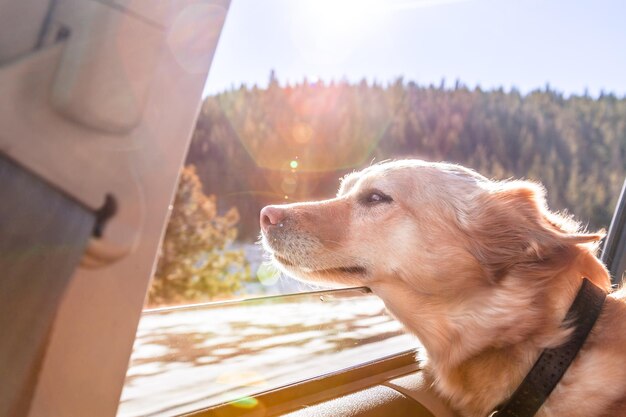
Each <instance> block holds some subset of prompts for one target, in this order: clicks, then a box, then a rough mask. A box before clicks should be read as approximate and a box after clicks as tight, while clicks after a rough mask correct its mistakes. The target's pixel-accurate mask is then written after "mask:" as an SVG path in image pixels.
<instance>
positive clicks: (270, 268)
mask: <svg viewBox="0 0 626 417" xmlns="http://www.w3.org/2000/svg"><path fill="white" fill-rule="evenodd" d="M256 277H257V279H258V280H259V282H260V283H261V284H263V285H264V286H266V287H271V286H272V285H276V283H277V282H278V279H279V278H280V272H279V271H278V269H276V267H275V266H274V265H273V264H271V263H269V262H264V263H262V264H261V265H260V266H259V269H258V270H257V271H256Z"/></svg>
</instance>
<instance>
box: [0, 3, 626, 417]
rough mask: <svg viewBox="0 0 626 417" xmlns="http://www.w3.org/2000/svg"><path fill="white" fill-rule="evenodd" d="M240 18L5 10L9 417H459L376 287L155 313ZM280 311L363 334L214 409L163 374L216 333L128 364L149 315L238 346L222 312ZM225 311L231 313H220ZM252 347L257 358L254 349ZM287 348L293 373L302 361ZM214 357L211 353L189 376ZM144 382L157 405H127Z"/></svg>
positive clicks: (161, 6) (187, 12) (1, 13)
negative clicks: (192, 159) (149, 302)
mask: <svg viewBox="0 0 626 417" xmlns="http://www.w3.org/2000/svg"><path fill="white" fill-rule="evenodd" d="M233 1H234V0H233ZM230 6H231V4H230V1H229V0H206V1H200V0H181V1H171V0H158V1H155V0H136V1H126V0H20V1H12V0H0V271H2V272H1V274H0V332H1V334H2V337H0V369H2V370H3V371H2V376H1V380H2V384H0V385H1V387H0V417H78V416H89V417H113V416H126V415H128V416H130V415H146V416H148V415H150V416H156V415H189V416H223V417H226V416H228V417H230V416H249V417H256V416H294V417H296V416H298V417H302V416H328V417H331V416H363V417H366V416H424V417H427V416H431V417H453V416H456V415H457V414H455V412H454V411H453V410H451V409H450V408H449V407H448V406H447V405H446V403H445V402H444V401H442V400H441V399H439V398H438V397H437V396H436V395H435V393H434V392H433V390H432V388H431V387H430V386H429V385H428V383H426V382H425V380H424V377H423V374H422V372H421V370H420V361H419V359H418V358H419V344H418V342H416V341H415V340H414V339H409V336H408V335H404V334H403V332H402V331H401V330H399V326H396V323H395V321H393V319H392V318H390V317H389V316H388V315H387V313H386V312H385V311H384V307H383V306H381V305H380V304H376V303H378V301H376V300H375V297H374V296H373V295H372V294H370V292H369V290H368V289H367V288H351V289H336V290H326V289H322V290H317V291H315V292H309V293H305V294H294V295H289V296H285V297H278V296H274V298H272V297H271V296H267V297H264V298H261V299H260V300H261V301H259V299H245V300H242V301H237V302H235V301H228V300H227V301H225V302H224V303H223V304H220V303H217V304H215V305H213V304H211V305H204V304H202V305H192V306H182V307H164V308H157V309H154V310H145V312H144V306H145V301H146V294H147V292H148V291H149V286H150V283H151V278H152V276H153V273H154V269H155V267H156V266H155V262H156V259H157V256H158V254H159V247H160V244H161V242H162V240H163V237H164V233H165V228H166V225H167V221H168V217H169V215H170V211H171V205H172V201H173V198H174V196H175V193H176V189H177V184H178V181H179V178H180V175H181V174H180V171H181V168H182V167H183V166H184V163H185V158H186V155H187V152H188V148H189V145H190V142H191V140H192V134H193V131H194V127H195V125H196V118H197V116H198V113H199V112H200V109H201V104H202V101H203V88H204V85H205V81H206V78H207V74H209V70H210V68H211V63H212V60H213V57H214V55H215V51H216V48H217V45H218V41H219V39H220V33H221V31H222V28H223V26H224V22H225V20H226V17H227V15H228V10H229V7H230ZM295 165H297V164H295ZM292 167H293V165H292ZM624 187H626V183H625V186H624ZM624 187H623V188H622V190H621V196H619V198H617V196H616V197H615V198H616V199H617V200H616V201H618V203H617V205H616V207H615V210H614V211H612V210H613V208H607V210H610V211H612V213H613V215H612V222H611V224H610V227H609V229H608V232H607V236H606V237H605V239H604V242H603V245H602V250H601V251H600V256H601V258H602V260H603V262H605V264H606V265H607V267H608V269H609V270H610V272H611V276H612V277H613V280H614V281H613V282H614V284H615V285H618V284H619V283H620V281H621V279H622V276H623V274H624V271H625V270H626V191H625V190H626V188H624ZM372 300H373V301H372ZM366 302H367V303H372V304H367V306H366V305H365V303H366ZM264 303H265V304H264ZM270 303H276V304H275V305H276V306H282V307H275V308H276V309H278V308H283V309H284V310H271V311H274V312H275V313H268V314H278V315H280V314H284V315H285V316H292V318H293V320H294V323H292V324H291V326H294V327H293V329H295V328H297V325H298V323H297V322H299V321H301V320H302V321H304V320H306V319H307V316H308V315H309V314H310V313H307V312H306V311H304V310H303V311H301V313H300V314H301V315H302V317H301V316H298V313H297V312H296V310H297V308H298V307H297V306H298V304H304V303H310V304H311V305H312V306H313V307H312V308H315V309H316V310H315V311H318V307H317V306H318V304H319V305H322V304H323V306H321V307H319V314H325V315H326V316H325V317H326V318H325V319H324V320H327V321H326V322H330V321H331V319H332V317H335V316H336V315H337V314H339V310H340V309H341V308H342V306H350V305H355V306H362V307H359V308H363V309H364V310H363V311H365V310H367V312H365V313H362V315H361V316H359V319H360V320H363V323H364V324H363V325H362V326H361V327H358V326H357V327H356V328H355V329H353V330H354V331H355V332H357V333H358V332H361V333H359V334H360V335H359V336H358V337H357V336H355V338H354V340H353V339H349V340H348V339H347V336H346V340H343V341H340V342H337V345H336V347H333V348H332V349H333V352H337V354H338V355H339V356H338V357H341V358H345V359H341V361H339V362H337V363H334V362H333V363H332V364H329V365H328V366H326V364H325V363H323V361H324V359H321V361H322V363H319V364H315V363H314V362H311V363H310V364H309V363H308V362H307V363H306V365H303V366H302V369H304V370H306V372H304V371H302V372H303V373H302V374H298V375H295V376H292V375H291V374H288V375H287V376H286V377H285V378H284V379H280V378H278V379H277V380H279V381H282V382H280V383H277V384H275V386H272V387H269V386H266V385H263V384H262V383H259V384H255V383H250V384H247V385H246V384H244V385H242V386H237V387H234V386H233V387H234V388H232V389H231V388H228V387H231V385H228V384H225V385H223V386H225V387H227V388H225V389H224V390H222V391H219V393H217V391H216V394H215V397H214V398H215V399H213V400H211V401H204V400H203V398H204V397H203V396H202V392H203V391H208V390H211V389H213V388H212V387H211V386H210V384H209V383H207V382H198V381H200V380H198V381H195V380H193V377H189V378H190V379H189V380H187V381H186V378H188V376H189V375H192V373H189V374H183V373H180V374H172V375H173V376H172V378H173V379H171V380H163V381H160V380H159V382H150V381H152V380H150V379H149V378H148V376H149V375H150V374H151V373H153V372H155V371H154V370H155V369H157V370H158V369H162V370H166V369H168V368H167V367H168V366H169V365H167V363H166V362H167V360H170V359H171V360H172V361H176V360H179V361H181V362H184V361H185V360H186V359H184V358H183V359H181V358H182V357H183V356H185V355H192V353H193V352H196V351H193V352H191V351H192V347H193V348H194V349H200V350H202V349H209V347H207V346H209V343H211V341H210V340H208V337H206V336H202V335H200V336H197V337H196V338H195V339H194V338H193V337H192V336H185V337H187V339H184V338H181V339H176V338H171V339H170V340H168V341H167V343H168V344H169V345H170V346H173V348H172V351H173V352H178V353H177V354H173V355H174V356H175V355H180V357H181V358H178V359H177V358H176V357H170V358H169V359H167V360H166V359H163V358H162V357H161V356H159V355H160V354H158V353H155V354H154V355H153V356H154V357H157V358H158V360H157V359H154V360H153V359H146V358H142V357H138V356H137V357H135V356H132V357H131V355H132V354H133V346H134V344H135V343H136V342H135V340H136V338H137V340H140V338H141V334H142V333H141V332H142V331H144V330H145V332H146V333H145V334H146V335H147V336H146V337H148V336H149V337H160V336H159V332H160V331H161V330H160V328H156V329H155V330H154V333H150V334H148V333H149V332H148V330H150V329H149V325H150V323H151V322H150V320H157V318H158V320H166V319H167V318H168V317H172V314H173V313H181V316H180V317H183V316H185V315H186V316H185V317H188V318H189V320H190V322H191V321H193V320H197V317H200V316H194V314H196V313H195V312H198V313H197V314H200V313H202V314H207V315H209V316H207V317H213V318H211V319H207V322H208V324H210V325H211V326H213V327H214V329H213V330H212V331H213V332H214V333H212V334H213V335H214V337H222V336H220V335H219V329H220V328H222V327H223V328H226V327H228V326H230V328H232V329H234V330H233V332H234V333H233V334H232V335H228V338H232V340H236V337H237V334H236V331H237V329H248V328H247V327H242V326H243V325H241V324H238V322H237V321H236V320H235V319H232V322H228V323H226V322H222V321H220V320H226V318H224V317H223V316H226V317H228V316H229V315H232V316H233V317H234V316H235V312H237V311H239V310H236V309H240V310H241V314H242V316H241V317H244V316H245V314H247V316H245V317H249V318H250V317H255V315H257V317H258V315H260V313H259V311H261V310H260V309H261V308H265V307H266V306H267V305H269V304H270ZM316 303H317V304H316ZM359 303H360V304H359ZM272 305H274V304H272ZM290 305H291V306H295V307H293V311H294V312H293V313H289V312H288V311H291V310H287V308H288V306H290ZM289 308H291V307H289ZM356 308H357V307H355V309H356ZM219 309H222V310H219ZM215 311H218V312H219V311H224V312H225V313H219V314H218V313H215V315H214V316H211V315H210V314H213V313H212V312H215ZM280 311H283V313H281V312H280ZM307 311H309V310H307ZM220 314H222V315H221V316H220ZM237 314H240V313H239V312H237ZM218 316H219V317H218ZM203 317H204V316H203ZM237 317H239V316H237ZM249 318H248V319H246V320H250V319H249ZM308 318H309V319H311V320H312V318H311V317H310V316H308ZM378 319H380V323H382V324H381V326H382V325H384V326H388V327H385V329H386V330H384V331H385V332H387V333H385V334H386V336H385V337H387V338H388V339H384V338H382V339H381V338H380V337H379V336H377V335H373V336H371V340H372V341H373V342H376V343H379V345H380V346H382V347H381V349H380V350H371V351H368V350H367V349H369V347H368V345H367V344H366V343H365V342H363V340H364V339H365V338H367V337H369V336H368V333H367V329H368V327H369V326H370V324H368V323H370V321H368V320H378ZM140 320H141V323H145V327H142V326H143V324H142V325H140ZM241 320H243V319H241ZM320 320H321V319H320ZM316 323H317V322H316ZM371 323H379V322H376V321H372V322H371ZM341 325H342V326H343V325H344V324H341ZM349 325H351V324H346V325H345V326H349ZM138 326H139V328H140V332H139V333H138V330H137V329H138ZM220 326H222V327H220ZM224 326H226V327H224ZM237 326H239V327H237ZM311 326H313V327H311V328H307V329H308V330H307V329H305V330H307V331H312V332H319V333H320V334H321V333H323V332H325V331H327V333H328V334H329V335H331V336H332V337H336V336H337V333H338V332H342V331H343V330H341V329H344V327H337V328H335V327H332V326H331V327H328V330H325V329H326V328H325V327H324V325H321V324H315V323H314V324H312V325H311ZM394 326H395V327H394ZM267 328H269V327H267ZM381 328H382V327H381ZM241 331H243V330H241ZM276 331H277V332H279V330H276ZM289 331H291V330H289ZM298 331H301V330H298ZM207 332H208V331H207ZM190 334H191V333H190ZM207 334H208V333H207ZM280 334H281V335H282V334H283V333H280ZM315 334H317V333H315ZM181 337H182V336H181ZM223 337H225V338H226V336H223ZM284 337H286V338H287V337H289V336H288V332H286V333H285V335H284ZM297 337H304V336H296V338H297ZM329 337H330V336H329ZM377 337H378V339H377ZM393 338H395V339H393ZM146 340H148V339H146ZM216 340H217V339H216ZM220 340H221V339H220ZM224 340H225V341H220V342H219V343H221V344H223V343H227V342H228V340H231V339H228V340H226V339H224ZM333 340H334V339H333ZM367 340H368V341H369V340H370V339H367ZM385 340H387V342H385ZM138 343H139V342H138ZM141 343H143V342H141ZM146 343H147V342H146ZM215 343H218V342H217V341H216V342H215ZM228 343H231V342H228ZM232 343H235V344H236V343H237V342H236V341H235V342H232ZM277 343H278V342H277ZM333 343H334V342H333ZM385 343H387V346H388V349H387V350H384V345H385ZM136 346H137V345H136ZM203 346H204V348H203ZM311 346H312V345H311ZM333 346H334V345H333ZM372 346H373V345H372ZM174 348H176V349H174ZM210 349H213V347H210ZM248 349H250V351H251V352H253V353H252V354H251V355H252V356H254V352H255V350H254V349H255V347H254V345H250V346H249V347H248ZM350 349H361V350H359V352H362V353H359V355H361V354H362V355H364V356H358V357H357V356H356V354H355V353H351V352H355V351H351V350H350ZM190 352H191V353H190ZM280 352H283V351H280ZM280 352H279V353H277V354H276V355H278V358H279V359H281V355H284V359H281V362H284V363H286V364H287V365H290V364H291V363H293V362H297V361H303V364H304V363H305V362H304V361H305V359H306V358H305V359H302V358H301V357H300V356H297V358H300V359H290V356H289V354H290V353H288V352H287V351H284V352H283V353H280ZM368 352H369V353H368ZM168 354H169V353H168ZM294 354H295V353H294ZM225 355H226V354H225ZM341 355H343V356H341ZM367 355H369V356H367ZM351 356H352V357H351ZM364 357H366V358H367V359H362V358H364ZM198 358H200V359H198ZM229 358H230V356H229ZM199 360H201V354H200V353H198V354H197V355H196V357H193V358H192V359H189V361H190V362H189V363H196V362H197V361H199ZM229 360H232V361H233V362H232V363H233V364H235V363H238V362H237V361H239V360H240V359H238V358H237V357H232V358H231V359H229ZM129 361H130V362H129ZM159 361H161V362H159ZM194 361H196V362H194ZM223 363H224V364H225V363H227V362H223ZM228 363H231V362H228ZM129 364H130V367H129ZM135 365H136V366H137V368H133V366H135ZM140 365H142V366H143V368H141V367H140ZM232 366H235V365H232ZM159 367H161V368H159ZM129 369H136V372H137V374H135V373H128V372H129ZM181 369H182V368H181ZM133 372H135V371H133ZM141 372H144V374H145V376H146V377H145V378H144V379H142V376H144V374H141ZM224 372H226V371H224ZM299 372H300V371H299ZM127 373H128V374H127ZM137 375H139V376H137ZM177 375H178V376H177ZM133 378H134V379H133ZM154 381H157V380H154ZM179 382H180V383H185V382H186V383H188V384H189V385H187V386H188V388H186V389H185V390H188V391H187V393H185V392H180V391H176V392H173V391H172V392H170V391H171V387H172V386H174V385H176V384H177V383H179ZM125 384H135V385H131V386H130V388H128V387H127V388H125ZM142 384H144V387H145V393H147V394H145V393H144V394H142V395H144V396H143V397H142V398H143V399H142V401H144V402H143V403H142V404H143V405H142V406H141V407H144V408H141V407H139V406H138V408H136V409H132V408H131V407H130V405H129V406H125V405H124V404H123V403H122V405H120V398H129V399H132V398H135V397H133V396H138V395H139V394H136V393H135V391H133V389H135V390H137V389H139V388H141V385H142ZM151 384H153V385H151ZM169 384H172V385H169ZM183 386H185V385H183ZM192 386H193V389H194V391H193V393H194V394H193V395H196V393H198V392H199V393H200V394H198V395H199V397H198V399H195V397H194V398H192V394H191V387H192ZM137 387H139V388H137ZM131 388H132V389H131ZM229 389H231V391H230V393H229ZM185 390H184V391H185ZM187 394H188V395H187ZM129 401H130V400H129ZM179 402H180V404H187V405H186V406H185V407H182V406H179V405H177V404H178V403H179ZM161 403H163V404H170V405H168V406H162V407H161V406H160V405H159V404H161ZM129 404H130V403H129ZM150 407H152V408H150Z"/></svg>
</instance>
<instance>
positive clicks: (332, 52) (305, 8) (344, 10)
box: [291, 0, 384, 76]
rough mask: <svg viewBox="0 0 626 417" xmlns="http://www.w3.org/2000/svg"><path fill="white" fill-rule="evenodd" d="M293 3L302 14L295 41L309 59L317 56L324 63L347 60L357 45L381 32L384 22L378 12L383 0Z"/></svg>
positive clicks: (298, 22) (293, 28)
mask: <svg viewBox="0 0 626 417" xmlns="http://www.w3.org/2000/svg"><path fill="white" fill-rule="evenodd" d="M291 4H292V7H293V10H292V12H293V13H294V14H296V15H298V18H295V19H293V22H294V23H293V24H292V28H291V33H292V34H293V35H294V41H295V42H296V43H297V44H298V46H299V49H300V51H301V52H302V54H303V55H304V57H305V58H306V55H310V56H314V57H316V64H319V65H321V66H324V65H332V64H334V63H338V62H343V61H345V59H346V57H347V56H349V55H350V53H351V51H352V50H353V49H354V48H355V47H356V46H358V45H359V44H361V43H363V42H364V41H365V38H367V37H368V36H372V35H373V34H374V33H376V32H377V31H380V30H381V29H382V26H383V23H384V21H383V20H384V19H383V18H382V17H383V16H381V15H380V13H378V12H379V11H380V6H381V4H382V2H380V1H378V0H316V1H307V2H293V3H291ZM295 22H297V23H295ZM302 22H305V24H304V25H302ZM320 57H322V62H320V61H319V59H320ZM311 76H315V74H314V73H312V74H311Z"/></svg>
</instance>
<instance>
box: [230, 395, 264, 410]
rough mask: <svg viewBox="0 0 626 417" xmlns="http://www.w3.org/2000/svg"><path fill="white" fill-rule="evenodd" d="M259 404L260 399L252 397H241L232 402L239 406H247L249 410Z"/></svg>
mask: <svg viewBox="0 0 626 417" xmlns="http://www.w3.org/2000/svg"><path fill="white" fill-rule="evenodd" d="M258 404H259V400H257V399H256V398H252V397H241V398H239V399H236V400H235V401H233V402H232V405H233V406H235V407H237V408H245V409H246V410H249V409H251V408H254V407H256V406H257V405H258Z"/></svg>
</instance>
